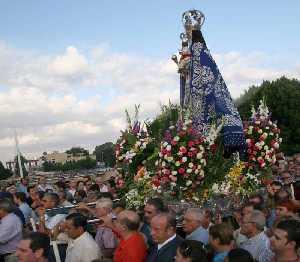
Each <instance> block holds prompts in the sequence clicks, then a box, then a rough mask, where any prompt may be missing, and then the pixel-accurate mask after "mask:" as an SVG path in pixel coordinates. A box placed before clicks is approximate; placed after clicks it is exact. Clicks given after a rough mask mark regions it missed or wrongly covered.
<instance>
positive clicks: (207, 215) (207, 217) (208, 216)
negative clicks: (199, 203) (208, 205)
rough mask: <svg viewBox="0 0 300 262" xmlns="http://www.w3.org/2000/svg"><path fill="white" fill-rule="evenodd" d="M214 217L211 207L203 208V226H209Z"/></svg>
mask: <svg viewBox="0 0 300 262" xmlns="http://www.w3.org/2000/svg"><path fill="white" fill-rule="evenodd" d="M212 218H213V213H212V211H211V210H210V209H204V210H203V219H202V226H203V227H204V228H208V227H209V224H210V223H211V221H212Z"/></svg>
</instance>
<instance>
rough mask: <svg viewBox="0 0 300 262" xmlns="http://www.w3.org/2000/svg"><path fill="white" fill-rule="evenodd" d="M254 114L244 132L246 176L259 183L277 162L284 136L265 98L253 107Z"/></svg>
mask: <svg viewBox="0 0 300 262" xmlns="http://www.w3.org/2000/svg"><path fill="white" fill-rule="evenodd" d="M251 111H252V116H251V119H250V121H249V123H248V126H246V127H245V129H244V133H245V137H246V142H247V145H248V150H247V153H248V162H247V163H246V173H245V174H246V177H247V178H248V179H250V180H252V181H253V182H254V183H256V184H259V183H261V182H263V180H264V179H266V178H267V177H268V176H269V174H270V173H271V170H272V167H273V166H274V165H275V164H276V162H277V158H276V154H277V153H278V152H279V147H280V144H281V143H282V138H281V137H280V129H279V128H278V126H277V124H276V123H274V122H272V121H271V118H270V112H269V109H268V107H267V106H266V104H265V102H264V101H263V100H261V101H260V105H259V107H258V109H257V110H255V109H254V108H252V110H251Z"/></svg>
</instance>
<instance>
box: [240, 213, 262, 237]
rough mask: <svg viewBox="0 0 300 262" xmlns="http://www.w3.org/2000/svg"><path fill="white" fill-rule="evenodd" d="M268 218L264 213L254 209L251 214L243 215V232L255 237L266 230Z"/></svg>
mask: <svg viewBox="0 0 300 262" xmlns="http://www.w3.org/2000/svg"><path fill="white" fill-rule="evenodd" d="M265 225H266V218H265V215H264V213H262V212H261V211H259V210H253V211H252V212H251V213H250V214H247V215H245V216H243V219H242V225H241V233H242V234H244V235H245V236H247V237H248V238H250V237H253V236H255V235H257V234H259V233H260V232H262V231H263V230H264V226H265Z"/></svg>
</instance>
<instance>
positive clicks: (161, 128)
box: [147, 102, 180, 144]
mask: <svg viewBox="0 0 300 262" xmlns="http://www.w3.org/2000/svg"><path fill="white" fill-rule="evenodd" d="M179 112H180V107H179V106H178V105H174V104H172V103H171V102H169V105H162V106H161V113H160V114H159V115H158V116H157V117H156V118H155V119H154V121H153V122H151V123H147V130H148V133H149V135H150V136H151V137H154V138H155V141H157V144H160V141H162V140H163V138H164V133H165V131H166V130H167V129H168V128H169V127H170V126H171V125H176V123H177V121H178V118H179Z"/></svg>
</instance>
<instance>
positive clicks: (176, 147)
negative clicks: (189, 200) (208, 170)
mask: <svg viewBox="0 0 300 262" xmlns="http://www.w3.org/2000/svg"><path fill="white" fill-rule="evenodd" d="M206 150H207V143H206V142H205V140H204V138H203V137H201V136H200V135H198V134H197V132H196V131H195V130H194V129H193V126H192V121H190V120H186V121H184V122H179V123H178V125H177V128H176V127H175V126H171V127H170V128H169V129H168V130H167V131H166V133H165V138H164V141H162V142H161V146H160V152H159V159H158V160H157V162H156V166H157V172H156V175H155V176H153V178H152V186H153V189H154V190H155V191H156V192H158V193H163V194H169V195H171V196H173V197H176V198H181V199H184V198H186V195H187V193H189V194H191V193H195V192H196V191H197V189H198V188H199V186H200V185H201V183H202V181H203V180H204V177H205V172H204V168H205V166H206V164H207V162H206V156H207V153H206ZM192 195H193V194H192ZM194 195H195V194H194Z"/></svg>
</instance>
